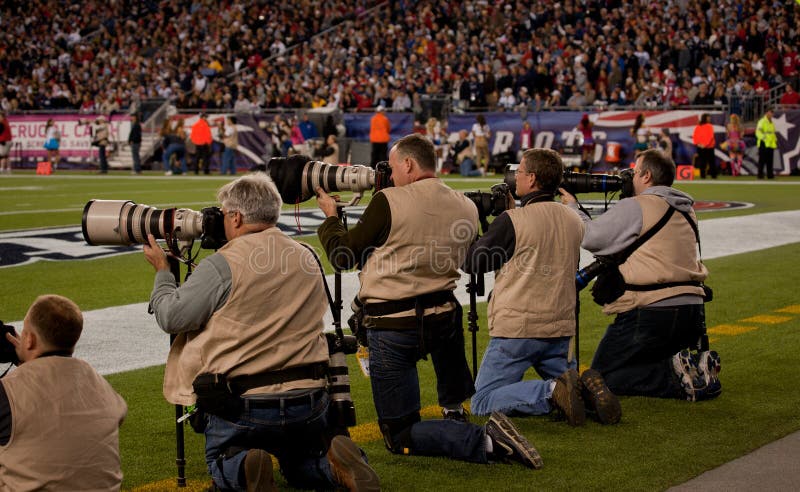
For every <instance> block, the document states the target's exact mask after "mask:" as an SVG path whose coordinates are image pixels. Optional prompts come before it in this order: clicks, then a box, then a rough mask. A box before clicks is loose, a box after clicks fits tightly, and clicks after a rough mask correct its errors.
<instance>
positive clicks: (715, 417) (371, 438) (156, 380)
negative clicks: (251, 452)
mask: <svg viewBox="0 0 800 492" xmlns="http://www.w3.org/2000/svg"><path fill="white" fill-rule="evenodd" d="M226 181H227V179H224V178H218V177H200V178H177V177H169V178H168V177H164V176H163V175H162V176H157V175H155V174H153V175H152V176H148V177H144V178H138V177H132V176H130V175H127V174H119V175H114V174H112V175H111V176H107V177H98V176H89V175H85V174H77V173H76V174H68V173H63V174H58V175H54V176H48V177H37V176H33V175H27V176H24V177H20V176H12V177H10V178H2V179H0V190H1V191H3V193H1V194H0V232H2V231H10V230H21V229H29V228H36V227H51V226H76V225H78V224H80V218H81V212H82V210H83V206H84V204H85V203H86V201H88V200H89V199H92V198H104V199H129V200H134V201H136V202H139V203H147V204H150V205H156V206H160V207H166V206H186V207H189V208H193V209H196V210H199V209H200V208H202V207H204V206H208V205H213V204H215V203H214V195H215V191H216V189H217V188H219V186H221V185H222V184H223V183H225V182H226ZM498 181H499V178H497V179H490V178H487V179H480V180H474V181H464V180H457V181H449V182H450V183H451V184H452V185H453V187H455V188H458V189H461V190H475V189H478V188H480V189H482V190H488V188H489V186H490V185H491V184H493V183H495V182H498ZM787 183H791V184H787ZM798 186H800V181H798V180H797V179H790V178H781V179H780V180H779V183H776V184H774V185H773V184H771V183H770V184H765V183H763V182H761V183H759V182H755V181H748V182H743V181H739V180H728V181H725V182H724V183H691V184H685V185H678V186H677V187H678V188H681V189H684V190H685V191H687V192H689V193H690V194H691V195H692V196H694V197H695V198H696V199H698V200H712V201H713V200H736V201H745V202H750V203H753V204H755V207H753V208H748V209H739V210H735V211H729V212H713V213H703V214H700V219H701V224H700V227H701V228H702V220H705V219H709V218H717V217H724V216H731V215H743V214H754V213H764V212H771V211H777V210H793V209H797V208H799V207H798V201H797V199H796V196H797V195H798V190H799V189H800V188H798ZM579 198H585V197H584V196H579ZM593 198H594V197H593ZM302 206H303V207H312V206H314V201H313V200H310V201H308V202H306V203H304V204H302ZM291 210H292V207H289V206H287V207H286V208H285V210H284V213H291ZM304 240H307V241H308V242H310V243H312V244H314V245H315V246H318V243H317V241H316V239H315V237H313V236H311V237H307V238H304ZM798 252H800V248H799V247H798V245H797V244H792V245H787V246H782V247H778V248H773V249H769V250H764V251H759V252H755V253H748V254H741V255H736V256H729V257H725V258H718V259H713V260H709V261H707V262H706V263H707V265H708V268H709V270H710V272H711V277H710V278H709V284H710V285H711V286H712V287H714V289H715V300H714V302H712V303H710V304H708V305H707V318H708V326H709V332H710V334H711V337H712V345H713V347H714V348H715V349H716V350H718V351H719V352H720V354H721V356H722V360H723V371H722V374H721V380H722V383H723V387H724V391H723V394H722V396H721V397H720V398H718V399H717V400H714V401H710V402H703V403H699V404H689V403H685V402H679V401H662V400H654V399H646V398H623V399H622V408H623V418H622V422H621V423H620V424H619V425H617V426H611V427H603V426H600V425H599V424H596V423H594V422H588V423H587V425H586V426H584V427H582V428H570V427H568V426H567V425H566V423H563V422H553V421H551V419H550V418H548V417H531V418H524V419H519V418H518V419H514V420H515V423H516V424H517V425H518V426H519V427H520V429H521V430H522V432H523V433H524V434H525V435H526V436H527V437H528V438H529V439H530V440H531V442H532V443H534V445H535V446H536V447H537V449H538V450H539V451H540V453H541V454H542V457H543V459H544V468H543V469H542V470H539V471H532V470H528V469H525V468H523V467H521V466H518V465H492V466H484V465H470V464H465V463H459V462H455V461H451V460H447V459H442V458H424V457H399V456H393V455H390V454H389V453H388V452H386V451H385V449H384V447H383V444H382V441H381V440H380V437H379V435H378V434H377V431H376V429H375V427H374V422H375V413H374V408H373V406H372V402H371V397H370V390H369V382H368V380H366V379H365V378H364V377H363V376H361V374H360V372H358V369H357V368H356V364H355V361H354V360H351V361H350V365H351V379H352V384H353V398H354V400H355V402H356V408H357V413H358V420H359V427H358V428H357V429H356V430H355V431H354V438H356V440H358V441H359V442H360V444H361V445H362V446H363V447H364V448H365V449H366V451H367V453H368V455H369V458H370V462H371V463H372V464H373V466H374V467H375V469H376V470H377V472H378V474H379V475H380V477H381V480H382V485H383V488H384V490H397V491H408V490H432V489H437V490H454V491H455V490H458V491H463V490H533V489H542V490H564V489H578V490H653V489H664V488H666V487H668V486H670V485H675V484H678V483H681V482H683V481H685V480H687V479H689V478H691V477H693V476H696V475H698V474H699V473H701V472H703V471H704V470H708V469H710V468H713V467H715V466H717V465H720V464H722V463H724V462H727V461H730V460H731V459H733V458H735V457H738V456H741V455H743V454H745V453H747V452H748V451H751V450H753V449H755V448H757V447H759V446H761V445H763V444H765V443H767V442H770V441H772V440H775V439H776V438H779V437H781V436H784V435H786V434H788V433H790V432H793V431H796V430H798V429H800V419H798V418H797V417H796V408H797V407H798V406H800V393H798V392H797V391H796V390H795V389H794V387H793V385H792V381H793V380H794V376H793V367H795V366H796V363H795V360H796V354H797V353H798V350H800V336H798V330H800V301H798V300H797V296H796V294H795V292H796V289H797V287H796V286H797V281H798V275H797V267H796V258H797V254H798ZM0 274H1V276H0V278H1V279H2V282H0V298H2V299H3V301H2V304H1V305H0V306H1V309H0V319H4V320H12V319H21V318H22V317H23V316H24V313H25V309H26V308H27V306H28V305H29V304H30V303H31V301H32V300H33V299H34V298H35V297H36V296H37V295H40V294H43V293H59V294H62V295H66V296H68V297H70V298H72V299H74V300H75V301H76V302H77V303H78V304H79V305H80V306H81V308H82V309H84V310H90V309H97V308H102V307H109V306H116V305H123V304H130V303H136V302H144V301H146V300H147V299H148V297H149V293H150V288H151V286H152V277H153V273H152V268H151V267H150V266H149V265H148V264H147V263H146V262H145V260H144V259H143V257H142V255H141V253H138V254H128V255H121V256H115V257H112V258H106V259H98V260H85V261H71V262H49V261H39V262H37V263H34V264H32V265H28V266H21V267H12V268H4V269H0ZM480 318H481V332H480V333H479V337H478V351H479V354H480V353H482V349H483V347H484V345H485V343H486V325H485V305H481V306H480ZM465 323H466V322H465ZM580 323H581V341H580V358H581V363H582V364H586V363H588V362H589V361H590V360H591V356H592V353H593V351H594V348H595V347H596V345H597V342H598V341H599V339H600V336H601V335H602V333H603V330H604V328H605V326H606V325H607V323H608V319H607V318H605V317H604V316H603V315H602V314H601V313H600V310H599V308H598V307H597V306H595V305H594V304H593V303H592V302H591V299H590V297H589V296H588V293H587V292H584V293H582V310H581V318H580ZM470 348H471V347H470V344H469V342H468V347H467V349H468V351H469V350H470ZM132 350H136V348H135V347H132ZM469 357H470V358H471V356H469ZM420 369H421V375H420V376H421V380H422V381H423V384H422V388H421V390H422V398H423V405H429V406H432V405H434V404H435V401H436V399H435V388H434V383H433V381H432V369H431V366H430V363H427V362H422V363H421V364H420ZM162 374H163V367H153V368H148V369H142V370H137V371H130V372H126V373H121V374H116V375H113V376H110V377H109V378H108V379H109V380H110V381H111V383H112V384H113V385H114V386H115V388H116V389H117V390H118V391H119V392H120V393H121V394H122V395H123V397H124V398H125V399H126V401H127V403H128V406H129V414H128V418H127V420H126V422H125V424H124V425H123V427H122V431H121V439H120V446H121V453H122V460H123V471H124V473H125V482H124V484H123V486H124V488H125V489H140V490H163V489H168V488H170V484H171V483H172V478H173V477H174V476H175V465H174V458H175V451H174V448H175V438H174V424H173V420H172V417H173V412H174V408H173V407H172V406H171V405H169V404H167V403H166V402H165V401H164V400H163V398H162V396H161V376H162ZM431 411H433V412H436V410H435V409H432V410H431ZM474 420H475V421H477V422H482V421H483V419H479V418H475V419H474ZM186 455H187V459H188V464H187V477H188V478H189V479H190V490H201V489H202V486H204V485H207V484H208V479H207V477H206V472H205V463H204V459H203V448H202V438H201V437H200V436H197V435H194V434H193V433H192V432H191V430H190V429H189V428H188V427H187V439H186ZM279 486H285V483H284V482H283V481H282V479H281V478H279Z"/></svg>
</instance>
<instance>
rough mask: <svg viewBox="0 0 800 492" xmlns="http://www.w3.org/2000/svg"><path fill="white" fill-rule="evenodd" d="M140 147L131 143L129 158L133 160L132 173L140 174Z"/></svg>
mask: <svg viewBox="0 0 800 492" xmlns="http://www.w3.org/2000/svg"><path fill="white" fill-rule="evenodd" d="M141 147H142V144H141V143H131V158H132V159H133V172H135V173H140V172H142V158H141V156H140V155H139V149H140V148H141Z"/></svg>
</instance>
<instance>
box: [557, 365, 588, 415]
mask: <svg viewBox="0 0 800 492" xmlns="http://www.w3.org/2000/svg"><path fill="white" fill-rule="evenodd" d="M565 374H566V375H567V380H566V381H564V380H562V379H561V378H562V377H563V375H562V376H559V379H558V380H557V381H558V382H561V383H562V384H565V385H567V401H566V408H562V407H560V406H558V405H556V407H557V408H558V409H559V410H561V412H562V413H564V416H565V417H566V418H567V423H568V424H569V425H571V426H572V427H578V426H580V425H583V423H584V422H585V421H586V410H585V408H584V404H583V399H582V398H581V393H580V391H579V390H578V381H580V376H578V372H577V371H575V370H574V369H570V370H569V371H567V372H566V373H565ZM558 382H557V383H556V384H558Z"/></svg>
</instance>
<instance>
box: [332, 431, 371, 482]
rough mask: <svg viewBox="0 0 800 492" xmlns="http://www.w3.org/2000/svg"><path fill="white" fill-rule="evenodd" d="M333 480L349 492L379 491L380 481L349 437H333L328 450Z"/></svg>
mask: <svg viewBox="0 0 800 492" xmlns="http://www.w3.org/2000/svg"><path fill="white" fill-rule="evenodd" d="M328 461H329V462H330V464H331V472H332V473H333V478H334V480H335V481H336V483H338V484H339V485H341V486H343V487H346V488H347V490H350V491H358V492H361V491H378V490H381V484H380V480H378V474H377V473H375V470H373V469H372V467H371V466H369V465H368V464H367V462H366V461H364V458H363V457H362V456H361V450H360V449H358V446H356V443H354V442H353V441H352V440H351V439H350V438H349V437H346V436H335V437H334V438H333V440H332V441H331V447H330V449H328Z"/></svg>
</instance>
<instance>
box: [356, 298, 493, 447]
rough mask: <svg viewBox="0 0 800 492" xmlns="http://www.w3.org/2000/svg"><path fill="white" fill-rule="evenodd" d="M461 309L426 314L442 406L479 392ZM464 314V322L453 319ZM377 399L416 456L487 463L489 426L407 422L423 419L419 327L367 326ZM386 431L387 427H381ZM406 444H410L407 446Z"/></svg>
mask: <svg viewBox="0 0 800 492" xmlns="http://www.w3.org/2000/svg"><path fill="white" fill-rule="evenodd" d="M460 315H461V312H460V310H457V314H456V313H455V312H454V313H453V314H452V315H445V316H444V317H443V316H442V315H439V316H437V317H436V319H437V321H440V320H442V319H443V318H451V319H447V320H446V322H444V323H437V324H433V323H429V322H428V318H426V324H425V330H424V335H423V337H424V344H425V349H424V351H425V352H427V353H430V356H431V360H432V362H433V368H434V371H435V372H436V380H437V384H436V389H437V392H438V395H439V405H442V406H445V405H459V404H461V403H462V402H463V401H464V400H466V399H467V398H469V397H470V396H471V395H472V394H473V393H474V391H475V390H474V386H473V384H472V377H471V375H470V372H469V367H468V366H467V359H466V357H465V355H464V332H463V329H462V327H461V318H460ZM455 317H458V320H454V319H452V318H455ZM367 337H368V340H369V370H370V382H371V383H372V398H373V400H374V402H375V410H376V411H377V413H378V422H379V424H380V425H381V426H382V427H383V426H384V425H386V426H388V428H390V429H392V430H391V431H390V432H389V433H390V434H391V436H392V440H393V442H403V443H404V446H403V447H407V448H408V451H409V453H410V454H414V455H425V456H447V457H450V458H453V459H457V460H462V461H471V462H475V463H487V462H488V460H487V457H486V442H485V435H486V434H485V431H484V429H483V427H481V426H478V425H475V424H470V423H466V422H456V421H452V420H441V419H439V420H426V421H424V422H416V423H413V424H411V425H408V426H407V425H405V424H404V422H410V421H409V420H404V419H411V421H413V420H415V417H419V411H420V392H419V376H418V373H417V360H419V358H420V338H419V333H418V331H417V330H414V329H410V330H409V329H405V330H377V329H369V330H367ZM381 430H382V431H384V429H381ZM405 444H408V445H407V446H405Z"/></svg>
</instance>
